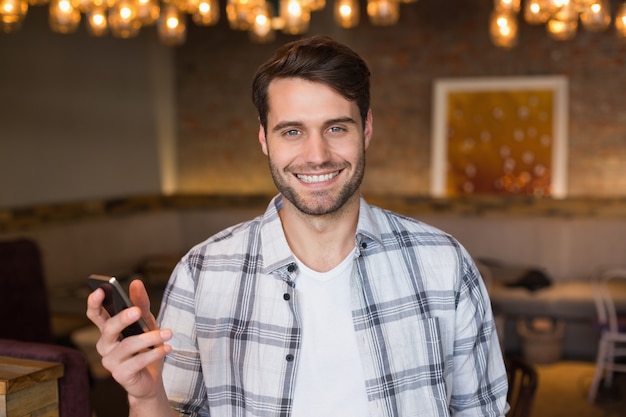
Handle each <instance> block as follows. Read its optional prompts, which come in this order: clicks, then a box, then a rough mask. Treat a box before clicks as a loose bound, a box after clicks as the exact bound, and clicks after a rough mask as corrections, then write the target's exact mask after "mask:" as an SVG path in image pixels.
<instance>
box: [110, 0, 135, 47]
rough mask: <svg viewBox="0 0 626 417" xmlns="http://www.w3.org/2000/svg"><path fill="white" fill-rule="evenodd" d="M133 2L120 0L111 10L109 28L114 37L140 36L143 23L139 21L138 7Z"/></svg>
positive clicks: (131, 0)
mask: <svg viewBox="0 0 626 417" xmlns="http://www.w3.org/2000/svg"><path fill="white" fill-rule="evenodd" d="M136 5H137V4H136V3H135V2H134V1H133V0H119V1H118V2H117V3H116V4H115V5H114V6H113V7H111V8H110V9H109V27H110V28H111V33H112V34H113V36H115V37H118V38H123V39H127V38H132V37H135V36H137V35H138V34H139V29H141V22H140V21H139V20H138V19H137V7H136Z"/></svg>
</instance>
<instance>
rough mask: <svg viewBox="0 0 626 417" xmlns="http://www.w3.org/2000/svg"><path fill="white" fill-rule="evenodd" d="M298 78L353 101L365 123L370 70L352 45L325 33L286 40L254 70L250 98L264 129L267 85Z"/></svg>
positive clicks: (266, 111) (368, 97) (368, 104)
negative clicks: (317, 84)
mask: <svg viewBox="0 0 626 417" xmlns="http://www.w3.org/2000/svg"><path fill="white" fill-rule="evenodd" d="M291 77H294V78H302V79H305V80H308V81H312V82H317V83H322V84H325V85H327V86H328V87H330V88H332V89H333V90H335V91H336V92H337V93H339V94H341V95H342V96H343V97H345V98H346V99H347V100H350V101H354V102H356V104H357V106H358V107H359V112H360V114H361V122H362V123H363V125H365V119H366V118H367V112H368V110H369V107H370V71H369V68H368V67H367V64H366V63H365V61H363V59H362V58H361V57H360V56H359V55H358V54H357V53H356V52H354V51H353V50H352V49H350V48H349V47H347V46H346V45H344V44H341V43H339V42H337V41H335V40H334V39H332V38H330V37H328V36H313V37H309V38H304V39H300V40H297V41H294V42H290V43H287V44H285V45H283V46H281V47H280V48H279V49H278V50H276V52H275V53H274V55H273V56H272V57H271V58H270V59H269V60H267V61H266V62H265V63H264V64H262V65H261V66H260V67H259V69H258V70H257V72H256V74H255V76H254V81H253V82H252V101H253V102H254V105H255V106H256V108H257V111H258V112H259V121H260V122H261V125H262V126H263V128H264V129H265V130H267V113H268V111H269V104H268V97H267V89H268V86H269V84H270V82H272V80H274V79H276V78H291Z"/></svg>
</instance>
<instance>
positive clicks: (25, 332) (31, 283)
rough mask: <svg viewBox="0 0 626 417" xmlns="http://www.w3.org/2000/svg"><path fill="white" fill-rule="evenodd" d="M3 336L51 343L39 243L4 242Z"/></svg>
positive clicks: (0, 272)
mask: <svg viewBox="0 0 626 417" xmlns="http://www.w3.org/2000/svg"><path fill="white" fill-rule="evenodd" d="M0 317H2V320H0V338H4V339H17V340H23V341H27V342H40V343H51V342H52V341H53V337H52V327H51V324H50V308H49V305H48V292H47V288H46V282H45V277H44V272H43V266H42V261H41V252H40V250H39V247H38V246H37V244H36V243H35V242H34V241H32V240H29V239H15V240H6V241H0Z"/></svg>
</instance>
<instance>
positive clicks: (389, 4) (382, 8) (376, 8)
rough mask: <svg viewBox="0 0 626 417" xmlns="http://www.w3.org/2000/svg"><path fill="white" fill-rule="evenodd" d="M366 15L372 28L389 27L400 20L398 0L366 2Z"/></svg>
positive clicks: (370, 0) (372, 0)
mask: <svg viewBox="0 0 626 417" xmlns="http://www.w3.org/2000/svg"><path fill="white" fill-rule="evenodd" d="M367 15H368V16H369V20H370V23H371V24H372V25H374V26H391V25H395V24H396V23H398V19H399V18H400V3H398V0H368V1H367Z"/></svg>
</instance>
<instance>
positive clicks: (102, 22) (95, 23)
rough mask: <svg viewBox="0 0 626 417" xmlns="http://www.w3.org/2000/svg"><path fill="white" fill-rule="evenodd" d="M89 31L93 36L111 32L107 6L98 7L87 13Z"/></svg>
mask: <svg viewBox="0 0 626 417" xmlns="http://www.w3.org/2000/svg"><path fill="white" fill-rule="evenodd" d="M85 16H86V17H87V33H89V34H90V35H91V36H104V35H106V34H107V33H108V32H109V24H108V21H107V11H106V7H104V6H101V7H96V8H93V9H91V10H89V11H87V12H86V13H85Z"/></svg>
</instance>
